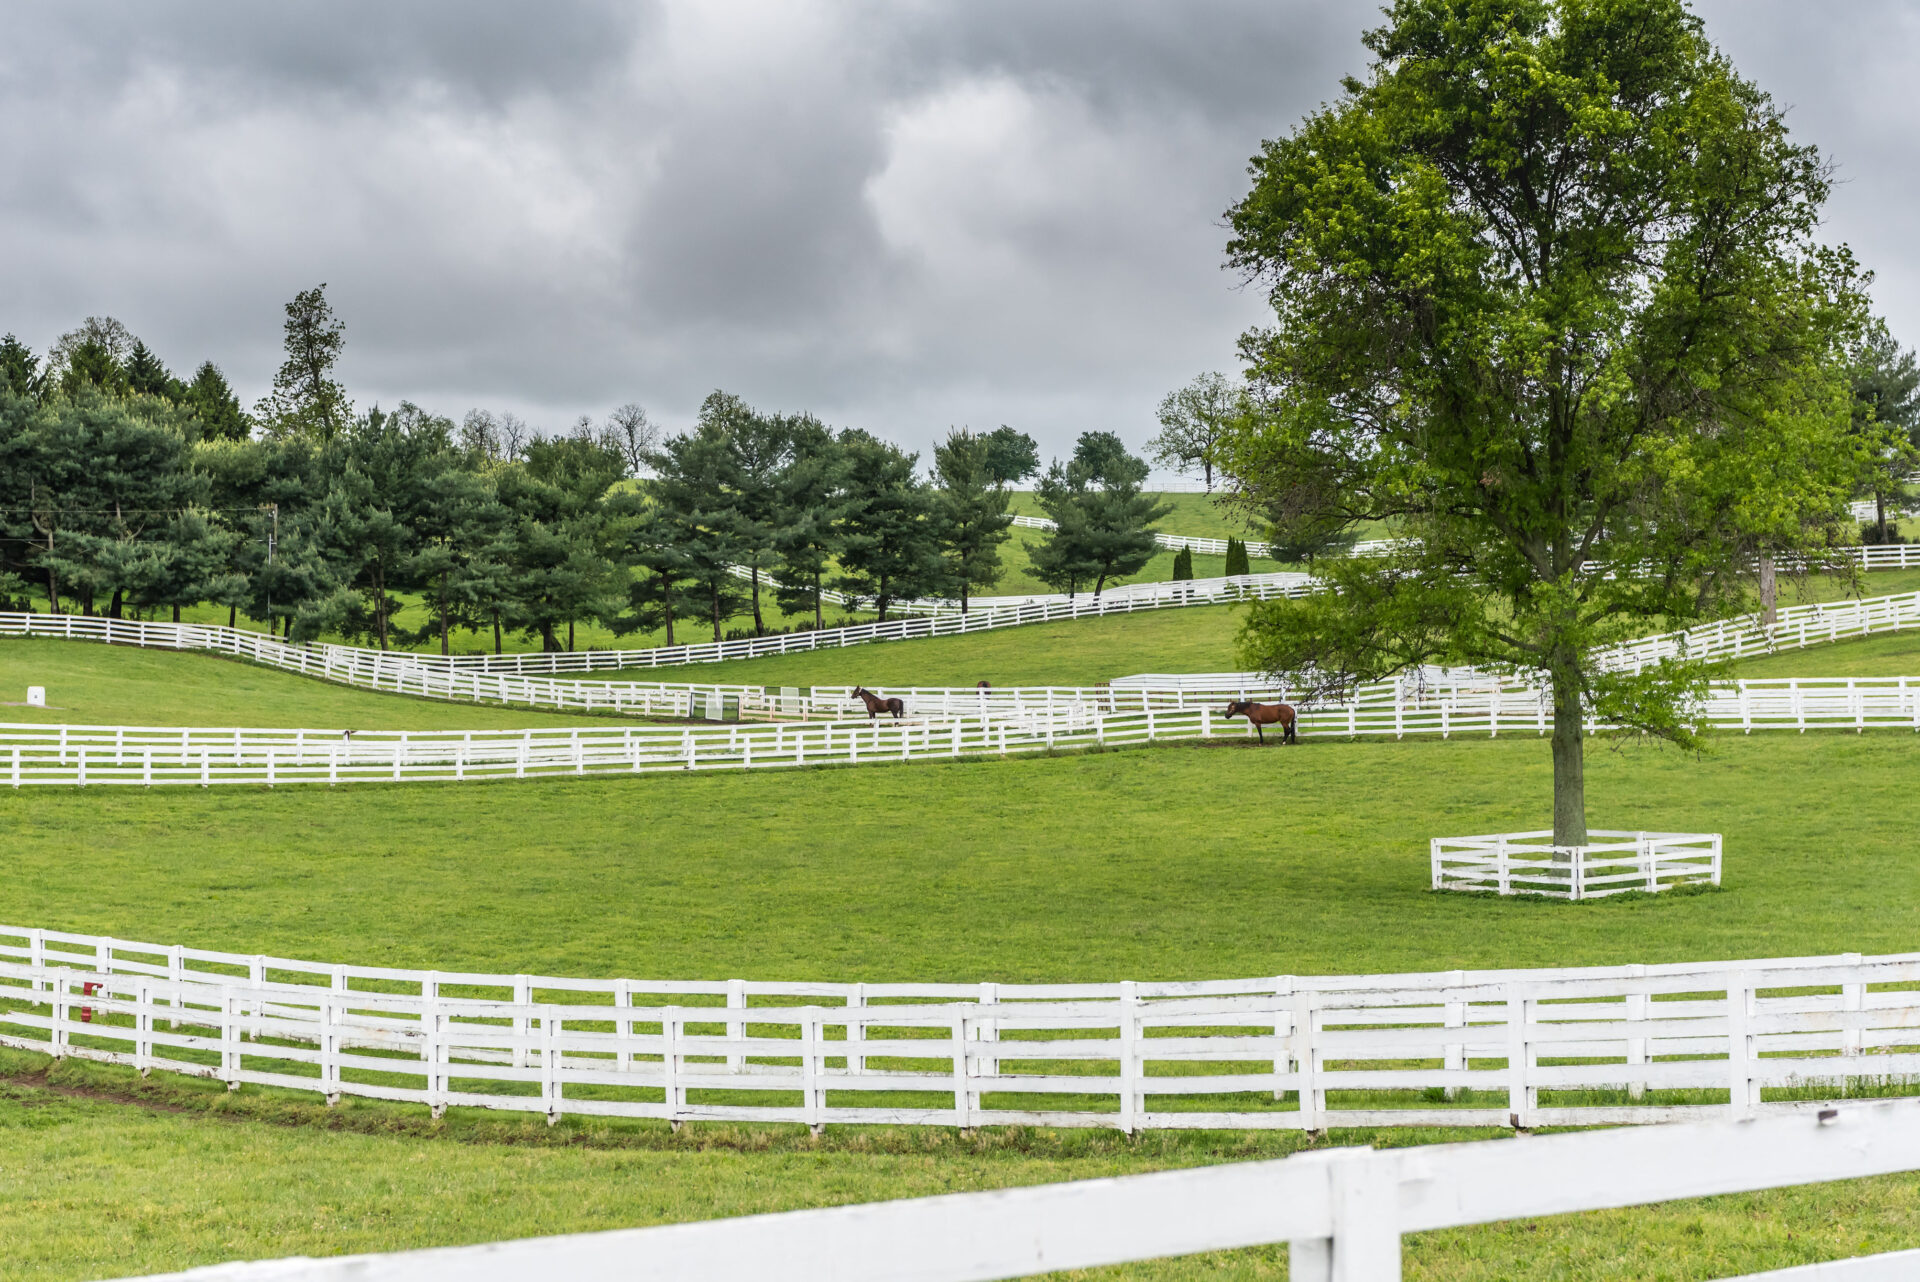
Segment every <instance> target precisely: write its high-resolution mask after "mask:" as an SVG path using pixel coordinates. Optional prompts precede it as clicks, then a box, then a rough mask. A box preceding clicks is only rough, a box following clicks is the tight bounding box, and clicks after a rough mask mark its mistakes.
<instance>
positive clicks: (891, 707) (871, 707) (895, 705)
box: [853, 686, 907, 721]
mask: <svg viewBox="0 0 1920 1282" xmlns="http://www.w3.org/2000/svg"><path fill="white" fill-rule="evenodd" d="M853 697H854V698H856V699H858V700H860V701H861V702H862V703H864V704H866V705H867V720H869V721H871V720H873V719H874V718H875V717H877V716H879V715H880V714H881V713H883V712H891V713H892V714H893V719H894V720H895V721H898V720H899V719H900V718H901V716H902V715H903V714H904V713H905V712H906V710H907V705H906V701H905V700H903V699H882V698H881V697H880V696H879V695H877V694H875V693H874V692H873V691H871V690H868V689H865V688H863V687H861V686H855V687H854V688H853Z"/></svg>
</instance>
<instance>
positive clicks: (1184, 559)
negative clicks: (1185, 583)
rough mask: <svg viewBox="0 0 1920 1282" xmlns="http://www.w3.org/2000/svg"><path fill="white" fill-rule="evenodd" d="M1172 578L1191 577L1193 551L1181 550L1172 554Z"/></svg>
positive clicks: (1189, 549) (1188, 549) (1190, 549)
mask: <svg viewBox="0 0 1920 1282" xmlns="http://www.w3.org/2000/svg"><path fill="white" fill-rule="evenodd" d="M1173 577H1174V578H1175V579H1191V578H1192V577H1193V549H1192V548H1181V549H1180V550H1179V551H1178V552H1175V553H1174V554H1173Z"/></svg>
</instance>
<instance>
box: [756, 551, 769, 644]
mask: <svg viewBox="0 0 1920 1282" xmlns="http://www.w3.org/2000/svg"><path fill="white" fill-rule="evenodd" d="M753 635H755V636H757V637H763V636H765V635H767V624H766V621H765V620H764V619H762V618H761V617H760V567H759V566H758V565H755V566H754V567H753Z"/></svg>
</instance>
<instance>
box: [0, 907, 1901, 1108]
mask: <svg viewBox="0 0 1920 1282" xmlns="http://www.w3.org/2000/svg"><path fill="white" fill-rule="evenodd" d="M1916 983H1920V954H1904V955H1900V956H1888V957H1870V958H1862V957H1860V956H1858V955H1853V956H1846V957H1814V958H1777V959H1770V960H1755V961H1737V962H1715V963H1682V964H1675V965H1664V966H1616V967H1594V968H1583V969H1559V970H1508V971H1453V972H1447V973H1429V974H1405V975H1365V976H1281V977H1276V978H1263V979H1245V980H1224V981H1198V982H1148V981H1139V982H1135V981H1122V982H1119V983H1105V984H995V983H984V984H951V983H948V984H939V983H928V984H918V983H873V984H836V983H824V982H819V983H778V982H764V981H747V980H738V979H734V980H724V981H697V980H637V979H617V980H593V979H576V978H560V977H553V976H530V975H496V974H476V973H459V972H442V971H424V972H423V971H407V970H397V969H389V968H383V967H358V966H348V965H329V964H324V963H315V962H304V961H295V960H289V959H285V958H276V957H268V956H249V955H243V954H232V953H217V952H209V951H205V950H200V949H190V948H183V947H180V946H177V945H176V946H164V945H159V944H142V943H130V942H126V941H122V940H114V939H106V938H100V937H95V936H86V935H71V934H65V933H61V932H55V931H43V930H31V929H25V928H21V927H0V1044H4V1045H7V1046H12V1047H15V1048H18V1049H24V1050H35V1051H42V1052H47V1053H51V1054H53V1055H56V1056H74V1057H76V1058H85V1059H91V1060H99V1061H104V1062H110V1063H117V1064H125V1065H130V1066H132V1067H134V1068H137V1069H140V1070H142V1071H148V1070H154V1069H162V1070H167V1071H172V1072H180V1073H187V1074H194V1075H198V1076H202V1077H209V1078H214V1079H217V1080H220V1081H224V1082H226V1083H228V1084H229V1085H230V1086H233V1087H238V1086H240V1085H242V1084H246V1083H253V1084H259V1085H266V1086H274V1087H282V1088H287V1089H291V1090H297V1091H310V1092H313V1093H315V1094H318V1095H322V1096H325V1097H326V1098H328V1099H329V1100H334V1099H338V1098H339V1097H341V1096H343V1095H357V1096H365V1097H370V1098H377V1099H385V1100H394V1101H401V1102H408V1103H415V1104H419V1105H422V1106H424V1107H427V1108H430V1109H432V1110H434V1111H435V1112H436V1113H437V1112H438V1111H439V1110H442V1109H445V1108H447V1107H455V1106H457V1107H473V1108H485V1109H502V1110H514V1111H521V1112H531V1113H536V1114H542V1115H544V1116H546V1117H547V1118H549V1119H555V1118H558V1117H560V1116H562V1115H564V1114H593V1115H605V1116H624V1117H644V1118H658V1119H665V1120H668V1121H674V1122H681V1121H698V1120H714V1121H728V1120H730V1121H752V1122H795V1123H802V1124H806V1125H809V1126H813V1127H820V1126H824V1125H829V1124H834V1123H911V1124H920V1125H937V1126H958V1127H963V1128H965V1127H975V1126H995V1125H1015V1124H1018V1125H1041V1126H1056V1127H1100V1128H1117V1129H1119V1130H1122V1131H1128V1132H1132V1131H1138V1130H1143V1129H1167V1128H1219V1127H1231V1128H1238V1129H1297V1130H1321V1129H1324V1128H1326V1127H1329V1126H1343V1127H1344V1126H1509V1125H1511V1126H1516V1127H1527V1128H1530V1127H1536V1126H1584V1125H1606V1124H1615V1123H1639V1122H1668V1121H1675V1120H1680V1119H1687V1118H1698V1117H1709V1116H1734V1117H1751V1116H1755V1115H1757V1114H1761V1113H1773V1112H1781V1111H1791V1110H1796V1109H1802V1108H1805V1107H1808V1106H1809V1103H1810V1102H1812V1101H1819V1100H1823V1099H1830V1098H1834V1097H1844V1096H1846V1095H1847V1094H1848V1093H1850V1092H1860V1091H1867V1092H1870V1093H1876V1094H1915V1093H1920V1050H1916V1048H1915V1045H1914V1041H1915V1035H1914V1032H1913V1029H1914V1027H1915V1026H1916V1025H1920V991H1915V988H1914V986H1915V984H1916Z"/></svg>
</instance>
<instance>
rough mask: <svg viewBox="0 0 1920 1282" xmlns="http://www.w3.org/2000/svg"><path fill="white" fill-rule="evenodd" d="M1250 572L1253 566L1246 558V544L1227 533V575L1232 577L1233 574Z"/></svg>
mask: <svg viewBox="0 0 1920 1282" xmlns="http://www.w3.org/2000/svg"><path fill="white" fill-rule="evenodd" d="M1251 573H1253V566H1252V564H1251V563H1250V562H1249V561H1248V560H1247V545H1246V544H1245V543H1242V542H1241V541H1240V540H1239V539H1236V538H1234V537H1232V536H1231V535H1229V536H1228V538H1227V568H1226V575H1227V577H1228V578H1232V577H1234V576H1235V575H1240V574H1251Z"/></svg>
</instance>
